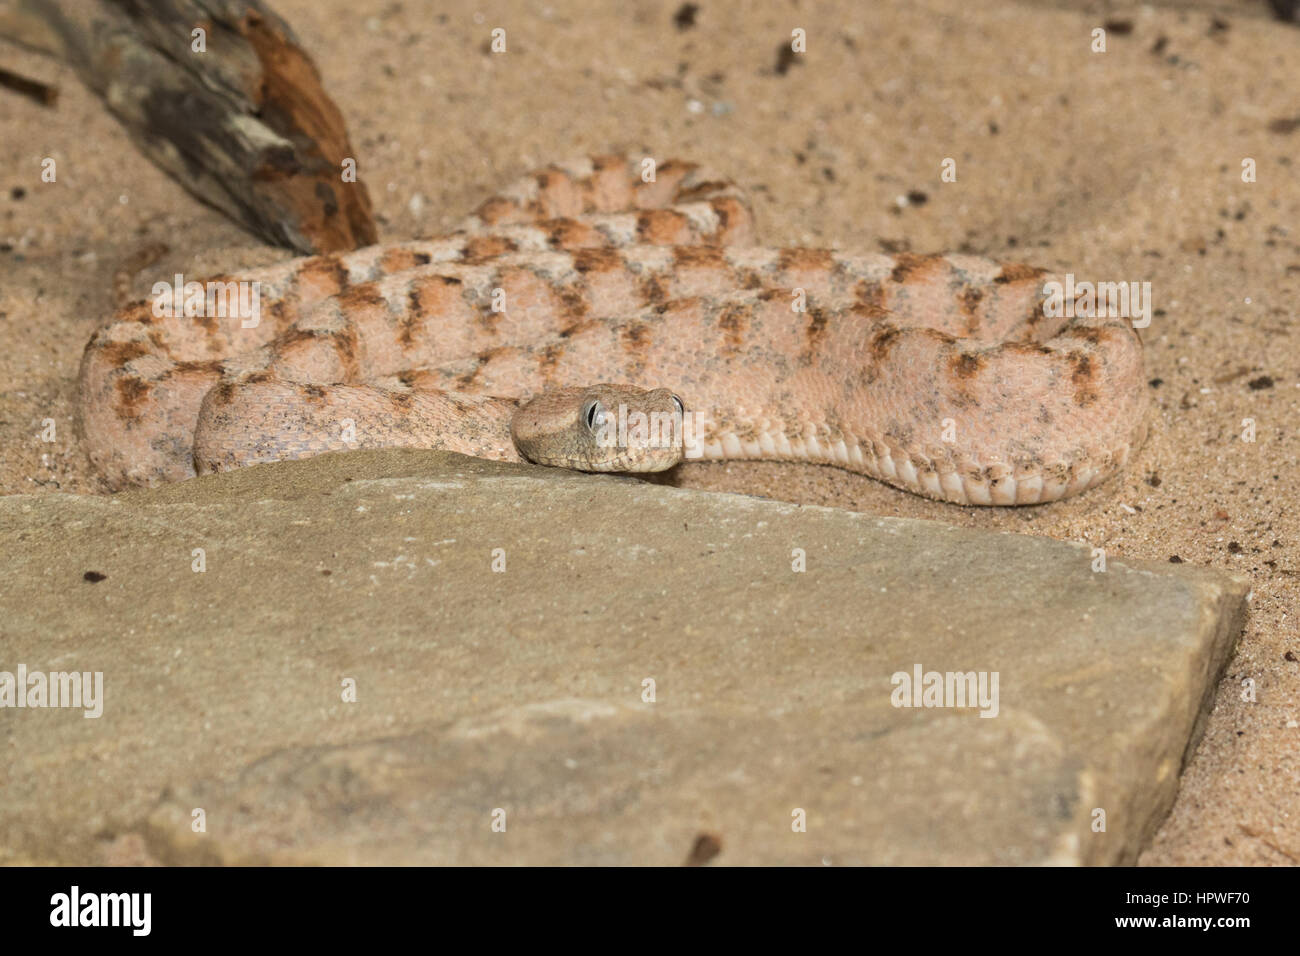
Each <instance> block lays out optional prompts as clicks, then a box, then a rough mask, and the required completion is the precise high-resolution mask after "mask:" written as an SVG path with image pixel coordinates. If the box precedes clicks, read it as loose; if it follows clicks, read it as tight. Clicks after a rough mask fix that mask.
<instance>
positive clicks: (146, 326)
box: [80, 157, 1146, 504]
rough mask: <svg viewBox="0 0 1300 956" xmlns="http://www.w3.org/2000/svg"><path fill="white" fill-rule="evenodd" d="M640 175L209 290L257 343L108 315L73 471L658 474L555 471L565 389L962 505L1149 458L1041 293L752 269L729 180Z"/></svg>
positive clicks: (816, 266) (140, 312)
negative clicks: (371, 461) (438, 453)
mask: <svg viewBox="0 0 1300 956" xmlns="http://www.w3.org/2000/svg"><path fill="white" fill-rule="evenodd" d="M643 169H644V167H643V165H642V163H641V162H640V161H629V160H625V159H623V158H621V157H593V158H591V159H585V160H578V161H574V162H570V163H565V164H561V165H557V166H552V167H548V168H546V169H543V170H541V171H539V172H537V173H534V174H532V175H530V176H528V177H525V178H524V179H522V180H520V181H519V182H518V183H516V184H515V185H513V186H512V187H511V188H509V189H507V190H506V191H504V192H503V193H502V194H500V195H499V196H497V197H495V198H493V199H490V200H488V201H487V202H486V203H484V204H483V205H482V206H481V207H480V208H479V210H478V212H477V213H476V214H475V215H473V216H472V217H471V218H470V219H469V220H467V221H466V222H465V223H464V224H463V226H462V227H461V229H460V230H458V231H457V232H456V233H454V234H452V235H449V236H446V237H442V238H438V239H431V240H417V241H413V242H407V243H402V244H399V245H392V246H376V247H370V248H366V249H361V250H357V251H356V252H352V253H348V254H343V255H331V256H314V257H308V258H303V259H296V260H292V261H289V262H286V263H282V264H279V265H276V266H271V267H268V268H265V269H260V270H254V271H250V272H248V273H246V274H243V275H240V276H234V277H221V279H220V280H216V281H228V280H230V279H235V280H242V281H246V282H253V281H256V282H258V283H259V289H260V303H261V315H260V321H259V322H258V323H257V324H256V326H255V327H251V328H245V327H244V326H245V325H246V324H248V323H247V321H246V320H244V319H242V318H241V317H239V316H234V317H229V316H226V317H223V316H189V317H185V316H174V315H164V316H159V315H158V314H156V310H155V309H154V308H153V306H152V303H150V302H142V303H138V304H136V305H134V306H132V307H130V308H128V309H125V310H123V311H122V312H120V313H119V314H118V315H117V316H115V317H114V319H113V320H112V321H111V322H110V323H108V324H107V325H106V326H104V327H103V328H102V329H101V330H100V331H99V332H98V333H97V334H96V335H95V336H94V338H93V339H92V340H91V342H90V343H89V345H88V346H87V348H86V352H85V356H84V358H83V362H82V368H81V407H80V420H81V427H82V431H83V435H84V439H85V442H86V446H87V448H88V451H89V455H90V458H91V461H92V463H93V464H94V466H95V467H96V469H97V470H98V471H99V472H100V473H101V474H102V475H103V477H104V479H105V481H106V482H107V484H108V485H109V486H110V487H112V488H119V487H123V486H125V485H129V484H152V483H155V482H159V481H171V480H177V479H182V478H186V477H189V476H192V475H194V474H195V473H196V472H197V473H203V472H207V471H215V470H222V469H226V468H231V467H239V466H242V465H247V464H256V463H259V462H266V461H275V460H283V459H291V458H301V457H306V456H309V455H313V454H318V453H321V452H324V451H331V450H342V449H350V448H376V447H392V446H416V447H427V448H444V449H448V450H453V451H459V452H463V453H466V454H471V455H477V456H481V457H485V458H493V459H497V460H507V461H509V460H520V457H521V455H520V447H521V446H522V447H525V449H526V450H527V451H528V457H529V458H531V459H533V460H538V461H543V462H545V463H549V464H567V465H569V466H570V467H578V468H586V469H591V470H610V469H611V468H613V467H618V468H619V469H620V470H623V469H627V470H637V469H638V468H656V467H667V466H668V465H670V464H672V463H673V462H675V461H676V460H677V459H678V458H679V457H680V455H681V453H682V452H681V449H680V448H679V449H676V450H675V451H672V453H671V454H667V455H666V457H665V456H656V457H654V458H653V459H651V458H644V457H643V458H638V457H637V456H635V455H633V456H631V457H628V456H627V455H626V454H624V455H623V456H622V457H617V456H615V457H612V458H609V459H608V460H604V461H600V460H597V458H598V457H599V456H598V454H597V453H594V452H592V451H591V448H590V447H587V446H584V447H583V449H582V450H581V451H577V450H575V449H576V448H577V444H579V443H575V435H576V434H577V432H580V431H581V430H582V429H584V428H586V427H588V426H590V424H591V421H590V419H591V415H590V414H589V413H590V409H591V408H592V407H593V403H594V400H593V399H591V398H590V397H589V396H588V392H584V391H583V389H584V388H589V387H592V386H602V387H604V386H606V385H609V386H620V387H623V386H626V387H627V388H626V394H627V395H628V396H629V401H631V402H633V403H635V402H636V401H638V398H637V396H640V395H642V394H648V395H651V396H653V401H654V402H657V403H658V405H659V406H662V407H665V408H673V407H676V406H675V405H674V404H666V403H668V401H669V398H671V399H672V400H673V402H674V403H675V402H677V401H678V400H680V406H682V407H684V408H685V410H686V412H687V415H688V417H690V419H691V421H692V423H693V426H694V431H695V436H696V439H697V441H696V444H695V445H694V446H693V448H692V449H691V450H689V451H687V452H686V454H687V457H701V458H704V459H722V458H749V459H779V460H796V461H809V462H817V463H821V464H826V465H833V466H837V467H841V468H846V469H849V470H852V471H855V472H861V473H864V474H867V475H871V476H872V477H875V478H878V479H881V480H883V481H886V482H889V483H890V484H892V485H895V486H897V487H900V488H904V489H906V490H909V491H912V492H916V493H919V494H923V495H927V496H929V497H933V498H939V499H943V500H947V501H951V502H956V503H962V504H1031V503H1038V502H1045V501H1052V500H1056V499H1059V498H1062V497H1065V496H1068V495H1071V494H1075V493H1077V492H1079V491H1082V490H1084V489H1086V488H1089V487H1091V486H1093V485H1095V484H1097V483H1099V482H1101V481H1102V480H1104V479H1105V478H1106V477H1108V476H1109V475H1111V474H1113V473H1114V472H1115V471H1116V470H1118V469H1119V468H1121V467H1123V465H1124V464H1125V462H1126V461H1127V460H1128V459H1129V457H1130V456H1131V455H1132V453H1133V452H1134V451H1135V449H1136V448H1137V447H1138V446H1139V445H1140V444H1141V441H1142V439H1143V436H1144V434H1145V428H1146V392H1145V388H1144V376H1143V374H1142V347H1141V342H1140V340H1139V338H1138V335H1137V333H1136V332H1135V331H1134V330H1133V328H1132V326H1131V324H1130V322H1129V321H1128V320H1126V319H1122V318H1087V317H1080V318H1072V319H1065V318H1049V317H1048V316H1047V315H1046V314H1045V311H1044V309H1043V308H1042V303H1043V298H1044V295H1043V286H1044V284H1045V282H1046V281H1047V280H1049V279H1050V278H1051V276H1049V275H1047V273H1045V272H1044V271H1043V270H1041V269H1036V268H1032V267H1028V266H1023V265H1003V264H999V263H996V262H993V261H990V260H987V259H983V258H979V257H974V256H965V255H947V256H941V255H933V256H921V255H912V254H903V255H894V256H886V255H853V254H850V253H845V252H839V251H835V250H827V249H804V248H789V249H773V248H763V247H759V246H754V245H752V219H751V215H750V211H749V207H748V204H747V202H746V200H745V197H744V196H743V194H742V193H741V192H740V191H739V190H738V189H737V188H736V187H735V186H734V185H732V184H731V183H729V182H728V181H727V180H725V179H724V178H722V177H720V176H716V175H713V174H710V173H708V172H706V171H704V170H702V169H700V168H698V167H695V166H693V165H690V164H687V163H680V162H666V163H662V164H660V165H659V166H658V168H657V169H656V170H655V176H654V181H653V182H648V183H647V182H643V181H642V171H643ZM643 390H644V391H643ZM623 394H624V392H620V391H614V392H602V393H601V395H602V397H603V398H604V399H605V404H606V405H608V404H609V401H610V396H613V397H614V398H618V396H620V395H623ZM584 396H588V397H584ZM665 396H668V397H667V398H665ZM575 403H585V404H581V409H580V408H579V405H578V404H575ZM521 406H522V407H525V408H529V409H530V411H529V413H528V415H526V416H524V415H521V414H520V408H521ZM599 407H601V408H604V406H603V405H602V406H599ZM657 407H658V406H657ZM582 409H586V412H584V413H582V414H580V413H579V412H580V411H581V410H582ZM610 410H611V412H612V407H611V409H610ZM584 415H585V418H586V421H585V422H584ZM579 437H580V436H579ZM525 439H526V441H525ZM634 459H635V460H634Z"/></svg>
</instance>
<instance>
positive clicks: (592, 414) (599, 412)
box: [582, 398, 605, 432]
mask: <svg viewBox="0 0 1300 956" xmlns="http://www.w3.org/2000/svg"><path fill="white" fill-rule="evenodd" d="M582 417H583V418H585V419H586V420H587V427H588V428H589V429H591V430H592V431H593V432H594V431H595V430H596V429H597V428H600V427H601V426H603V425H604V424H605V406H604V405H602V404H600V401H599V400H598V399H594V398H593V399H591V401H589V402H587V404H586V407H584V408H583V410H582Z"/></svg>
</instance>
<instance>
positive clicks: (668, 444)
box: [510, 385, 685, 472]
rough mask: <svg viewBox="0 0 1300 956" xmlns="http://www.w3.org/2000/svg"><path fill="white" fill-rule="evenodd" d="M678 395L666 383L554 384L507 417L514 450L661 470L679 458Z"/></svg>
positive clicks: (608, 466)
mask: <svg viewBox="0 0 1300 956" xmlns="http://www.w3.org/2000/svg"><path fill="white" fill-rule="evenodd" d="M684 414H685V409H684V407H683V405H682V400H681V399H680V398H678V397H677V396H676V395H674V394H673V393H672V392H671V391H669V390H668V389H666V388H655V389H644V388H636V387H634V386H631V385H591V386H588V387H585V388H555V389H549V390H547V391H545V392H542V393H541V394H540V395H538V396H537V397H536V398H533V399H532V400H531V401H528V402H526V403H525V404H523V405H522V406H520V408H519V410H518V411H517V412H515V415H514V418H513V419H512V421H511V423H510V433H511V436H512V437H513V438H514V442H515V447H516V448H517V449H519V453H520V454H521V455H523V456H524V457H525V458H527V459H528V460H529V461H531V462H535V463H536V464H539V465H554V466H557V467H560V468H573V469H575V470H577V471H633V472H643V471H664V470H666V469H668V468H671V467H673V465H675V464H677V463H678V462H679V461H681V459H682V416H683V415H684Z"/></svg>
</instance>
